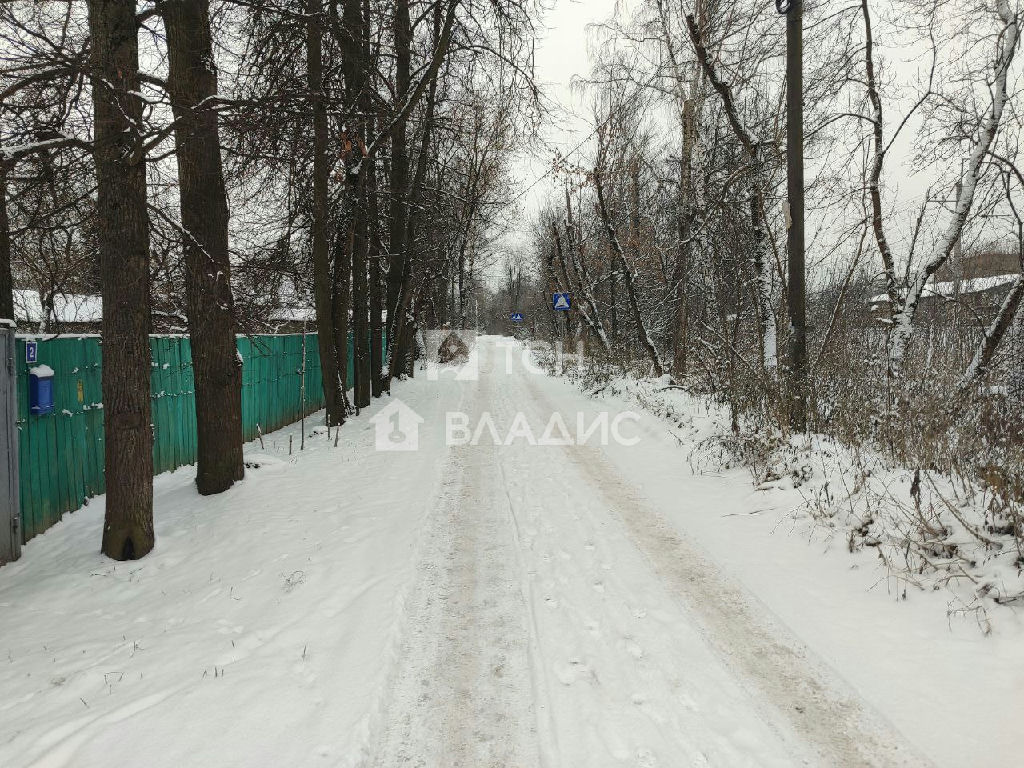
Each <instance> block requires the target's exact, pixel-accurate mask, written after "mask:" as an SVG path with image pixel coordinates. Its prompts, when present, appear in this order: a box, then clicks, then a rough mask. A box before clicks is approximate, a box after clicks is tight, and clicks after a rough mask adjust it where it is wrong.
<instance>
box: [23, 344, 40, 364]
mask: <svg viewBox="0 0 1024 768" xmlns="http://www.w3.org/2000/svg"><path fill="white" fill-rule="evenodd" d="M25 362H26V363H38V362H39V344H38V343H36V342H34V341H26V342H25Z"/></svg>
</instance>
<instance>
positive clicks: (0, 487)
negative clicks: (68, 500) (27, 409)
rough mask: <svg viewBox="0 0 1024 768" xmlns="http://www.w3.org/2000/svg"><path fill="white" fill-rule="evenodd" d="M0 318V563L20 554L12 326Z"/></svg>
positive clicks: (16, 404) (16, 417)
mask: <svg viewBox="0 0 1024 768" xmlns="http://www.w3.org/2000/svg"><path fill="white" fill-rule="evenodd" d="M9 322H10V321H6V320H0V565H3V564H4V563H10V562H13V561H14V560H17V559H18V558H19V557H21V505H20V504H19V500H18V395H17V392H18V390H17V384H16V381H15V378H14V376H15V373H14V349H15V346H14V326H13V324H11V325H8V323H9Z"/></svg>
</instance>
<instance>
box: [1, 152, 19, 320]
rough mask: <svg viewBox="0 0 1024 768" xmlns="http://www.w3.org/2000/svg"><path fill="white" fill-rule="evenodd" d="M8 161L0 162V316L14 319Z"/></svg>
mask: <svg viewBox="0 0 1024 768" xmlns="http://www.w3.org/2000/svg"><path fill="white" fill-rule="evenodd" d="M7 170H8V167H7V163H4V162H0V318H4V319H7V320H14V319H15V317H14V278H13V276H12V274H11V222H10V219H8V218H7Z"/></svg>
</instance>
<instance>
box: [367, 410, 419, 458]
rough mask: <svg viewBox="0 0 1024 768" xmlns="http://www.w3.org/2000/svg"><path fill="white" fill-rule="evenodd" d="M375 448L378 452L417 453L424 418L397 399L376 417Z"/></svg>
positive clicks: (373, 419) (373, 420)
mask: <svg viewBox="0 0 1024 768" xmlns="http://www.w3.org/2000/svg"><path fill="white" fill-rule="evenodd" d="M370 422H371V423H372V424H373V426H374V429H375V430H376V436H375V440H374V447H375V448H376V449H377V450H378V451H415V450H418V449H419V447H420V424H422V423H423V417H422V416H420V415H419V414H418V413H416V411H414V410H413V409H412V408H410V407H409V406H408V405H406V404H405V403H403V402H402V401H401V400H399V399H398V398H397V397H396V398H395V399H394V400H392V401H391V402H390V403H388V405H387V406H386V407H384V408H381V410H380V411H379V412H378V413H377V414H376V415H374V416H373V417H372V418H371V419H370Z"/></svg>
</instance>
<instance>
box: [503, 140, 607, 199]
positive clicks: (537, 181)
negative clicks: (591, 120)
mask: <svg viewBox="0 0 1024 768" xmlns="http://www.w3.org/2000/svg"><path fill="white" fill-rule="evenodd" d="M599 130H600V126H595V128H594V130H592V131H591V132H590V133H588V134H587V135H586V136H585V137H584V138H583V141H581V142H580V143H579V144H577V145H576V146H575V147H573V148H572V149H571V150H569V152H567V153H566V155H565V157H566V158H569V157H572V156H573V155H574V154H576V153H577V152H578V151H579V150H580V149H581V148H582V147H583V145H584V144H586V143H587V142H588V141H590V139H591V138H592V137H593V136H594V135H595V134H597V132H598V131H599ZM554 170H555V169H554V167H551V168H549V169H548V170H546V171H544V173H542V174H541V175H540V176H538V177H537V178H536V179H534V180H533V182H532V183H531V184H530V186H528V187H527V188H526V189H524V190H523V191H522V192H520V193H519V194H518V195H516V196H515V197H514V198H513V199H512V200H511V201H510V202H509V205H515V204H516V203H518V202H519V201H520V200H522V199H523V198H524V197H525V196H526V195H527V194H529V192H530V190H532V189H533V188H534V187H536V186H537V185H538V184H540V183H541V182H542V181H544V179H546V178H547V177H548V176H550V175H551V174H552V173H553V172H554Z"/></svg>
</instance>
